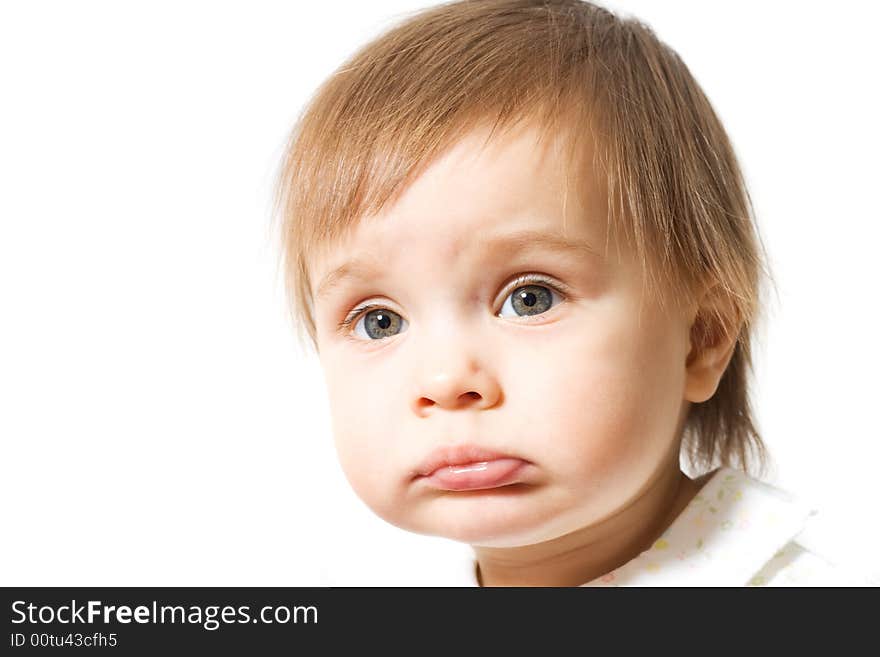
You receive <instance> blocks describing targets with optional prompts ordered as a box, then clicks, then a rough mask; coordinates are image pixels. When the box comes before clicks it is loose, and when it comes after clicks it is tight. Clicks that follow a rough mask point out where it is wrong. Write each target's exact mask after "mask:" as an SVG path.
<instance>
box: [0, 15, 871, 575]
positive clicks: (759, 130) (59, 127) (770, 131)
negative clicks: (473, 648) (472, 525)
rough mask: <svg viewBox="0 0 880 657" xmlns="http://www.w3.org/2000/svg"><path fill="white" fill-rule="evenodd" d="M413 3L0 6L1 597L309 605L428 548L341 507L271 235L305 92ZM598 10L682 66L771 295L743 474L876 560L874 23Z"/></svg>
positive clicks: (327, 439) (432, 545)
mask: <svg viewBox="0 0 880 657" xmlns="http://www.w3.org/2000/svg"><path fill="white" fill-rule="evenodd" d="M428 4H430V3H425V2H402V1H400V2H369V3H365V2H359V1H357V2H333V3H325V4H321V3H304V2H294V1H292V0H288V1H286V2H252V1H251V2H243V1H242V2H236V3H231V2H157V1H153V2H149V3H147V2H141V3H135V2H127V3H119V2H85V1H81V2H76V3H71V2H38V1H34V2H4V3H2V4H0V448H2V453H0V584H2V585H314V584H323V583H327V582H328V580H327V579H326V577H325V576H324V570H323V567H322V564H325V565H326V564H327V562H334V563H333V564H332V567H333V568H335V567H336V565H338V564H336V563H335V562H336V561H337V560H339V559H341V558H345V557H346V555H348V556H351V555H357V559H353V560H352V563H363V562H365V561H366V562H369V561H371V560H372V559H375V558H379V557H385V556H386V555H389V554H390V555H395V559H398V563H405V561H406V557H407V556H408V555H415V554H420V555H425V554H430V553H431V551H432V550H443V549H445V548H446V547H447V542H446V541H445V540H443V539H434V538H429V537H422V536H417V535H412V534H408V533H406V532H403V531H401V530H398V529H396V528H394V527H391V526H389V525H386V524H385V523H384V522H383V521H381V520H379V519H378V518H375V517H374V516H373V515H372V514H371V513H370V512H369V511H368V510H367V509H366V507H365V506H364V505H362V504H361V503H360V501H359V500H357V499H356V498H355V497H354V494H353V493H352V492H351V491H350V489H349V488H348V485H347V482H346V481H345V479H344V476H343V475H342V473H341V471H340V470H339V468H338V466H337V464H336V460H335V454H334V452H333V447H332V439H331V436H330V431H329V412H328V407H327V401H326V399H325V390H324V382H323V378H322V374H321V371H320V368H319V366H318V363H317V360H316V359H315V357H314V356H311V355H308V354H306V355H303V354H300V353H298V351H297V346H296V344H295V341H294V337H293V333H292V328H291V326H290V325H289V324H288V321H287V318H286V314H285V313H286V310H285V308H284V305H283V299H282V284H281V276H280V273H279V272H278V271H277V269H276V265H277V244H276V242H275V241H274V237H273V234H272V233H271V231H270V209H271V208H270V199H271V191H272V184H273V182H274V176H275V173H276V170H277V167H278V164H279V159H280V155H281V150H282V147H283V143H284V139H285V137H286V136H287V133H288V131H289V129H290V127H291V126H292V124H293V121H294V119H295V117H296V115H297V113H298V112H299V111H300V109H301V108H302V106H303V105H304V103H305V102H306V100H307V99H308V97H309V95H310V94H311V93H312V92H313V91H314V89H315V87H316V86H317V85H318V84H319V83H320V82H321V81H322V80H323V79H324V78H325V77H326V76H327V75H329V74H330V73H331V72H332V71H333V69H334V68H335V67H336V66H338V65H339V64H340V63H341V62H342V61H343V59H344V58H345V57H347V56H348V54H350V53H351V52H352V51H353V50H354V49H355V48H356V47H357V46H359V45H361V44H362V43H364V42H365V41H367V40H368V39H369V38H370V37H372V36H373V35H375V34H377V33H378V32H379V31H380V30H382V29H383V28H385V27H387V26H388V25H390V24H391V23H392V22H393V21H395V20H397V19H399V18H402V17H403V16H404V14H405V13H406V12H409V11H412V10H414V9H418V8H420V7H423V6H427V5H428ZM605 6H607V7H609V8H612V9H615V10H619V11H622V12H623V13H625V14H633V15H635V16H638V17H639V18H641V19H643V20H644V21H646V22H647V23H649V24H650V25H651V26H652V27H653V28H654V29H655V30H656V31H657V33H658V35H659V36H660V38H661V39H663V40H665V41H666V42H668V43H669V44H670V45H672V47H673V48H675V49H676V50H677V51H678V52H679V54H680V55H681V56H682V57H683V59H684V61H685V62H686V63H687V64H688V66H689V67H690V68H691V70H692V72H693V73H694V75H695V76H696V78H697V80H698V81H699V82H700V83H701V84H702V85H703V88H704V89H705V91H706V93H707V95H708V96H709V98H710V100H711V101H712V102H713V104H714V106H715V108H716V110H717V111H718V113H719V114H720V116H721V118H722V121H723V122H724V123H725V126H726V128H727V130H728V132H729V133H730V135H731V137H732V139H733V142H734V145H735V147H736V150H737V153H738V155H739V157H740V159H741V162H742V165H743V167H744V170H745V173H746V176H747V180H748V182H749V184H750V190H751V193H752V196H753V200H754V203H755V206H756V209H757V213H758V217H759V222H760V226H761V231H762V235H763V238H764V241H765V243H766V246H767V249H768V251H769V253H770V256H771V266H772V268H773V272H774V274H775V277H776V281H777V288H778V291H779V294H778V297H776V298H775V299H774V300H773V301H772V305H771V307H770V308H769V311H768V314H767V316H768V322H767V323H766V325H765V328H764V329H763V331H762V333H761V335H760V336H759V337H760V339H759V342H758V349H757V355H756V357H757V368H756V369H757V381H758V385H757V387H756V390H755V400H756V406H757V414H758V418H759V422H760V426H761V429H762V430H763V433H764V435H765V439H766V442H767V444H768V445H769V447H770V449H771V450H772V453H773V455H774V457H775V462H776V466H777V467H776V468H775V470H774V471H772V472H771V473H770V475H769V477H768V478H767V479H768V480H769V481H771V482H772V483H776V484H777V485H779V486H782V487H784V488H788V489H789V490H791V491H793V492H795V493H798V494H801V495H804V496H807V497H809V498H810V499H814V500H816V501H817V502H818V503H819V506H820V508H821V509H823V510H825V511H826V512H827V514H828V515H832V516H833V517H835V518H837V519H838V520H837V522H839V523H840V525H841V526H842V527H843V528H844V530H843V531H841V532H831V533H832V534H833V535H834V536H836V537H837V538H838V540H839V542H841V543H843V544H845V545H846V546H848V547H850V548H852V549H858V548H859V547H860V546H861V547H862V548H864V544H863V543H858V542H857V541H855V539H853V538H852V537H853V536H856V535H857V534H861V535H863V536H867V537H868V538H873V539H874V540H876V539H877V538H880V533H878V530H877V527H876V517H877V513H876V510H875V508H874V505H875V504H876V502H877V501H878V494H877V483H876V478H877V462H878V458H880V446H878V444H880V432H878V430H877V428H876V423H875V420H874V413H875V410H876V406H877V404H876V401H875V397H876V395H877V392H878V386H877V383H876V378H875V373H876V371H877V367H878V365H880V358H878V346H877V343H878V341H877V336H878V334H880V327H878V320H877V311H876V309H877V302H876V297H877V292H876V284H877V278H878V277H877V273H876V272H877V261H878V255H877V239H878V237H880V232H878V228H877V224H878V219H880V216H878V210H877V207H878V201H877V181H876V179H877V174H878V168H877V165H876V161H877V160H876V157H877V153H878V149H880V139H878V128H877V117H878V116H880V103H878V101H877V97H876V87H877V83H876V64H877V62H878V61H880V47H878V45H877V39H876V33H875V32H876V25H877V23H876V20H877V15H876V13H877V12H876V10H875V9H872V4H871V3H864V2H846V3H844V2H840V3H834V5H833V8H834V9H833V11H832V10H831V9H830V8H829V5H828V4H827V3H821V2H774V3H766V2H758V1H750V2H736V3H705V2H699V1H687V2H685V1H678V2H662V3H658V2H651V1H649V0H644V1H638V2H637V1H634V0H633V1H622V0H621V1H619V2H613V3H606V5H605ZM857 523H861V525H862V526H861V527H860V528H858V525H857ZM865 523H867V524H865ZM401 555H403V556H402V557H401ZM412 558H413V559H414V560H415V561H418V559H421V558H423V557H418V558H416V557H412ZM358 560H359V561H358ZM359 568H360V566H355V567H354V568H353V570H358V569H359ZM405 571H406V569H405V568H403V567H402V568H401V569H400V572H402V573H403V572H405ZM375 576H376V577H378V575H375ZM402 577H403V580H397V581H394V582H392V581H391V580H382V581H386V582H388V583H406V576H402ZM341 583H344V584H345V583H357V582H356V578H354V574H352V578H351V579H343V581H342V582H341ZM379 583H381V582H379Z"/></svg>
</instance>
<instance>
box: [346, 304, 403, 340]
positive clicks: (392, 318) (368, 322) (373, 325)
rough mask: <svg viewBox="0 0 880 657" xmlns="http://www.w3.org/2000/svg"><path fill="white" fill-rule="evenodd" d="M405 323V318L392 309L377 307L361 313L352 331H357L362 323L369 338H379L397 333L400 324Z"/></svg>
mask: <svg viewBox="0 0 880 657" xmlns="http://www.w3.org/2000/svg"><path fill="white" fill-rule="evenodd" d="M406 323H407V322H406V320H405V319H403V317H401V316H400V315H398V314H397V313H396V312H394V311H393V310H388V309H387V308H377V309H375V310H370V311H369V312H365V313H364V314H363V315H361V317H360V319H358V321H357V323H356V324H355V325H354V332H355V333H357V332H358V327H359V326H361V325H362V324H363V327H364V331H365V332H366V334H367V337H368V338H369V339H371V340H380V339H382V338H390V337H393V336H395V335H397V334H398V333H399V332H400V328H401V326H402V325H403V324H406Z"/></svg>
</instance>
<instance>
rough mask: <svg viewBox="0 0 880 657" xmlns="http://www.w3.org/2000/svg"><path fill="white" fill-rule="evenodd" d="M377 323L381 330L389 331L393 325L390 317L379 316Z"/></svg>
mask: <svg viewBox="0 0 880 657" xmlns="http://www.w3.org/2000/svg"><path fill="white" fill-rule="evenodd" d="M376 323H377V324H378V325H379V328H382V329H387V328H388V327H389V326H390V325H391V319H389V317H388V315H378V316H377V318H376Z"/></svg>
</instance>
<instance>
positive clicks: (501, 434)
mask: <svg viewBox="0 0 880 657" xmlns="http://www.w3.org/2000/svg"><path fill="white" fill-rule="evenodd" d="M484 134H485V133H479V134H478V133H473V134H471V135H469V136H468V137H466V138H465V139H464V140H462V141H460V142H458V143H457V144H456V145H455V146H454V147H453V148H452V149H450V150H449V151H447V152H446V153H445V154H444V155H443V156H442V157H441V158H440V159H438V160H437V161H435V162H434V163H433V164H432V165H431V166H430V167H429V168H428V169H426V170H425V172H424V173H423V174H422V175H421V176H420V177H419V178H418V179H417V180H416V181H415V182H414V183H413V184H412V185H411V186H410V187H409V188H408V189H407V191H406V192H405V194H404V195H403V196H401V197H400V199H399V200H398V202H397V203H396V204H395V205H393V206H392V207H391V208H389V209H387V210H386V211H385V212H383V213H382V214H380V215H378V216H375V217H371V218H369V219H368V220H366V221H362V222H361V223H360V224H358V226H357V227H356V228H355V230H354V231H353V232H352V234H351V235H350V236H348V237H346V238H345V241H344V242H342V243H338V244H334V245H333V246H332V248H328V249H327V250H326V252H325V253H322V254H321V255H320V256H319V257H318V258H317V259H316V261H315V263H314V267H313V269H312V276H313V281H315V284H314V290H315V291H317V290H319V289H320V288H321V282H322V281H323V280H324V277H325V276H326V275H327V274H328V273H329V272H330V271H332V270H334V269H336V268H338V267H340V266H341V265H342V264H343V263H346V262H349V261H351V260H358V261H363V264H362V266H360V267H359V268H357V269H355V270H354V271H355V272H358V273H360V274H362V277H360V278H358V277H348V278H342V279H337V284H336V285H335V286H333V287H332V288H329V289H327V290H326V293H325V294H322V295H321V296H318V297H317V298H316V302H315V303H316V306H315V308H316V326H317V331H318V348H319V357H320V360H321V363H322V367H323V369H324V373H325V381H326V384H327V388H328V394H329V402H330V408H331V420H332V428H333V433H334V439H335V442H336V448H337V453H338V455H339V458H340V462H341V465H342V468H343V470H344V472H345V474H346V476H347V478H348V480H349V481H350V483H351V485H352V486H353V488H354V490H355V492H356V493H357V494H358V495H359V496H360V497H361V499H363V501H364V502H365V503H366V504H367V505H368V506H369V507H371V508H372V509H373V510H374V511H375V512H376V513H377V514H378V515H379V516H381V517H382V518H384V519H385V520H387V521H388V522H390V523H392V524H394V525H397V526H399V527H402V528H404V529H407V530H411V531H414V532H419V533H424V534H432V535H438V536H444V537H447V538H451V539H455V540H460V541H464V542H467V543H470V544H472V545H483V546H493V547H511V546H517V545H526V544H531V543H536V542H540V541H543V540H549V539H551V538H555V537H558V536H561V535H563V534H566V533H569V532H571V531H574V530H576V529H579V528H582V527H585V526H588V525H590V524H593V523H596V522H598V521H600V520H602V519H604V518H606V517H607V516H609V515H610V514H613V513H614V512H615V511H617V510H619V509H620V508H621V507H622V506H624V505H625V504H626V503H627V502H628V501H630V500H631V499H632V498H633V497H634V496H636V495H637V494H638V493H639V492H640V491H641V489H642V488H643V487H644V486H645V485H646V484H647V483H648V482H649V480H650V479H651V478H652V477H654V476H655V475H657V474H658V473H659V471H660V469H661V468H662V469H666V468H669V467H674V468H676V472H677V468H678V442H677V439H678V434H679V430H680V427H681V423H682V420H683V417H684V413H685V412H686V410H687V402H686V400H685V399H684V386H685V360H686V358H687V352H688V348H689V341H688V331H689V321H688V319H689V315H688V312H686V311H685V310H679V309H675V308H672V309H670V310H668V311H667V312H661V309H660V307H659V304H658V302H657V300H656V299H653V298H651V297H649V296H645V295H644V294H643V289H642V278H641V272H640V269H639V267H638V265H637V264H636V262H635V261H634V259H633V258H632V256H631V255H630V254H626V253H624V254H620V255H619V254H617V253H616V252H615V249H613V248H611V249H609V250H608V252H607V253H606V251H605V237H606V236H605V217H606V206H605V203H606V197H605V195H604V192H603V188H602V186H600V185H599V184H598V182H599V181H598V180H596V179H595V178H592V177H591V178H588V179H587V180H585V181H581V182H580V183H579V184H580V186H581V188H582V192H583V196H584V198H583V200H581V199H578V198H577V197H576V195H575V194H574V193H571V194H569V195H568V197H567V198H566V197H565V189H564V180H563V173H562V171H563V169H562V159H561V156H560V155H558V154H556V152H555V151H554V149H552V148H550V149H539V148H538V147H537V145H536V143H535V135H536V133H534V132H531V131H528V130H524V131H521V132H519V133H517V134H516V135H514V136H511V137H508V138H505V139H504V140H503V141H493V142H492V143H491V144H490V146H489V147H488V149H486V150H481V148H480V146H481V141H480V138H481V137H483V136H484ZM516 235H519V236H520V239H515V238H514V237H513V236H516ZM537 235H546V236H551V237H553V238H559V237H564V238H566V239H567V240H568V241H570V242H572V243H574V244H582V245H585V246H583V247H580V248H578V247H576V246H571V247H570V248H563V247H561V246H559V245H555V244H553V243H551V242H549V241H548V242H547V243H545V242H543V241H541V240H540V239H539V238H538V237H536V236H537ZM521 277H522V278H521ZM367 303H369V304H375V306H376V307H375V308H373V309H371V310H368V311H366V312H362V313H361V314H360V315H359V316H357V317H355V318H353V319H352V321H351V322H350V323H349V324H348V325H347V326H343V327H342V328H340V327H339V325H340V323H341V322H342V321H343V320H345V319H346V318H347V317H348V316H349V313H350V312H351V311H352V310H356V309H358V308H360V307H361V306H363V305H365V304H367ZM462 447H463V448H464V450H463V451H461V452H457V451H455V450H456V449H457V448H462ZM443 448H450V450H451V451H450V452H449V453H448V454H447V456H450V455H451V456H452V457H453V460H454V457H455V456H456V455H457V456H458V460H459V461H468V460H470V461H477V462H484V461H485V462H487V464H486V465H473V466H462V467H447V468H441V469H440V470H439V471H437V473H436V474H435V475H434V476H433V477H429V476H422V474H424V472H423V473H421V474H420V473H419V471H420V470H424V469H426V467H427V464H428V461H430V460H431V457H432V455H436V454H435V450H438V449H441V450H442V449H443ZM468 450H471V451H468ZM476 450H488V451H489V452H491V454H490V453H488V452H487V453H486V454H481V453H479V452H478V451H476ZM441 456H442V454H441ZM496 457H497V458H496ZM442 463H443V461H442V459H441V461H439V462H434V465H438V464H440V465H442Z"/></svg>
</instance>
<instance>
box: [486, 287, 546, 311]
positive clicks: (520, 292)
mask: <svg viewBox="0 0 880 657" xmlns="http://www.w3.org/2000/svg"><path fill="white" fill-rule="evenodd" d="M554 296H556V297H558V296H559V293H558V292H557V291H556V290H555V289H553V288H552V287H550V286H549V285H523V286H522V287H518V288H516V289H515V290H514V291H513V292H511V293H510V294H508V295H507V298H506V299H505V300H504V305H503V306H502V307H501V312H500V313H499V317H504V316H505V315H504V309H505V308H510V309H511V310H513V311H514V312H515V313H516V316H518V317H527V316H530V315H540V314H541V313H545V312H547V311H548V310H550V308H552V307H553V297H554Z"/></svg>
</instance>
